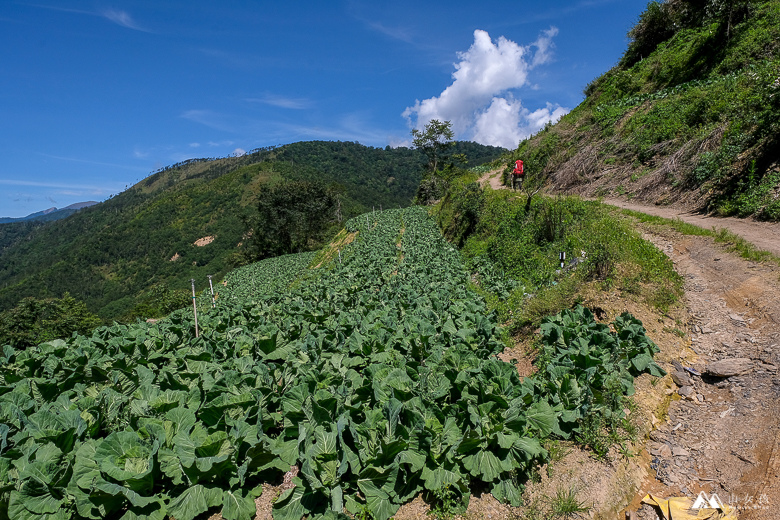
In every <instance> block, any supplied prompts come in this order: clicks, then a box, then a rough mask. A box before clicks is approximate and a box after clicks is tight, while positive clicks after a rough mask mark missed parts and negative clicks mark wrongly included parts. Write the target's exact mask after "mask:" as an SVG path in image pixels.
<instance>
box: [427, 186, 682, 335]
mask: <svg viewBox="0 0 780 520" xmlns="http://www.w3.org/2000/svg"><path fill="white" fill-rule="evenodd" d="M476 180H477V176H476V174H474V173H462V174H461V175H460V176H459V177H457V178H456V179H455V180H454V181H453V182H452V183H451V187H450V190H449V191H448V193H447V195H446V196H445V197H444V198H443V199H442V201H441V203H440V204H439V206H438V207H437V209H436V215H437V219H438V222H439V225H440V226H441V227H442V229H443V231H444V233H445V236H447V238H448V239H449V240H450V241H452V242H453V243H455V244H457V245H458V246H459V247H461V248H462V252H463V254H464V256H465V257H466V259H467V262H468V264H469V266H470V268H471V269H472V271H473V272H474V273H475V283H476V284H477V285H478V287H479V289H480V290H481V291H482V292H483V294H484V295H485V296H486V297H487V299H488V302H489V303H490V305H491V307H492V308H494V309H496V310H497V311H498V312H499V316H500V319H501V320H502V321H503V322H507V323H509V324H510V326H511V328H512V329H515V330H519V329H522V328H524V327H527V326H529V325H533V326H538V324H539V323H540V321H541V320H542V318H543V317H544V316H547V315H549V314H554V313H556V312H559V311H560V310H562V309H567V308H570V307H571V306H573V305H575V304H576V303H578V302H580V301H582V298H583V294H584V293H585V292H587V288H588V287H590V286H593V285H595V286H596V287H597V288H601V289H607V290H615V289H618V290H620V291H622V292H624V293H627V294H632V295H634V296H635V297H637V298H639V299H641V300H644V301H645V302H647V303H648V304H650V305H651V306H654V307H657V308H659V309H661V310H666V309H668V307H669V306H670V305H672V304H674V303H675V302H676V301H677V300H678V299H679V298H680V297H681V296H682V279H681V278H680V276H679V275H678V274H677V273H676V272H675V270H674V266H673V265H672V263H671V261H670V260H669V258H668V257H666V256H665V255H664V254H663V253H662V252H660V251H659V250H658V249H656V248H655V247H654V246H653V245H652V244H650V243H649V242H647V241H645V240H643V239H642V238H641V237H640V236H639V234H638V233H637V232H636V231H635V230H633V229H632V226H631V225H630V224H629V223H628V222H627V221H624V220H621V219H620V218H619V217H617V216H616V215H614V214H613V212H611V210H610V209H608V208H607V207H606V206H603V205H602V204H599V203H598V202H590V201H585V200H582V199H580V198H579V197H563V196H556V197H531V195H532V194H531V193H528V192H523V193H521V194H520V195H518V192H514V191H511V190H491V189H489V188H483V187H482V186H480V184H479V183H478V182H476ZM527 182H532V181H527ZM529 197H530V199H529ZM561 253H565V260H564V262H563V263H564V265H563V267H561V259H560V255H561Z"/></svg>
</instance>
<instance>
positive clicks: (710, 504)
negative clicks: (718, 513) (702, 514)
mask: <svg viewBox="0 0 780 520" xmlns="http://www.w3.org/2000/svg"><path fill="white" fill-rule="evenodd" d="M706 508H709V509H723V502H721V501H720V497H718V495H717V494H715V493H713V494H712V495H709V496H708V495H707V493H705V492H704V491H700V492H699V496H698V497H696V501H695V502H694V503H693V505H692V506H691V509H706Z"/></svg>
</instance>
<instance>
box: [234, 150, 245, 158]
mask: <svg viewBox="0 0 780 520" xmlns="http://www.w3.org/2000/svg"><path fill="white" fill-rule="evenodd" d="M233 155H234V156H235V157H241V156H242V155H246V150H244V149H243V148H236V149H235V150H233Z"/></svg>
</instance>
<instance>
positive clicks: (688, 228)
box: [619, 209, 780, 266]
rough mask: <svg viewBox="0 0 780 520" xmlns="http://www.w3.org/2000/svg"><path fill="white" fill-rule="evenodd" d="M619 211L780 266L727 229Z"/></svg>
mask: <svg viewBox="0 0 780 520" xmlns="http://www.w3.org/2000/svg"><path fill="white" fill-rule="evenodd" d="M619 211H620V212H621V213H623V214H624V215H628V216H630V217H633V218H635V219H637V220H638V221H639V222H642V223H644V224H650V225H653V226H660V227H667V228H671V229H673V230H674V231H677V232H678V233H682V234H683V235H692V236H704V237H711V238H713V239H714V240H715V242H716V243H718V244H721V245H722V246H723V247H724V248H725V249H726V251H728V252H730V253H736V254H738V255H739V256H740V257H742V258H744V259H745V260H750V261H751V262H767V263H772V264H775V265H777V266H780V256H777V255H775V254H773V253H770V252H769V251H764V250H761V249H758V248H757V247H756V246H754V245H753V244H751V243H750V242H748V241H747V240H745V239H744V238H742V237H741V236H739V235H737V234H736V233H733V232H731V231H729V230H727V229H724V228H715V227H714V226H713V227H712V228H711V229H706V228H702V227H699V226H695V225H693V224H689V223H687V222H683V221H682V220H680V219H669V218H664V217H657V216H653V215H647V214H645V213H640V212H638V211H633V210H629V209H622V210H619Z"/></svg>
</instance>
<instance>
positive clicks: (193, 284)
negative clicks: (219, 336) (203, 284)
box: [190, 278, 200, 338]
mask: <svg viewBox="0 0 780 520" xmlns="http://www.w3.org/2000/svg"><path fill="white" fill-rule="evenodd" d="M190 282H192V311H193V313H194V314H195V337H196V338H197V337H198V336H200V333H199V332H198V306H197V305H196V304H195V278H190Z"/></svg>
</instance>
